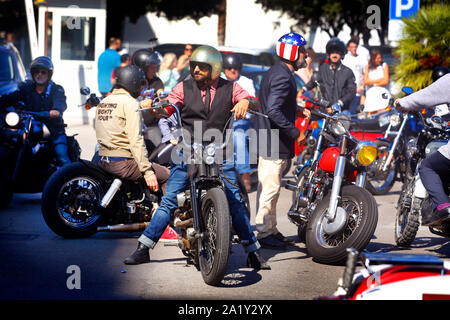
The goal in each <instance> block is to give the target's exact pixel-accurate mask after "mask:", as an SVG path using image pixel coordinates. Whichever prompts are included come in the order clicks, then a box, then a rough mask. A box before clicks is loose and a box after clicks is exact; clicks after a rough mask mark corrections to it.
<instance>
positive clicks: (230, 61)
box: [223, 53, 242, 71]
mask: <svg viewBox="0 0 450 320" xmlns="http://www.w3.org/2000/svg"><path fill="white" fill-rule="evenodd" d="M223 68H224V69H231V68H234V69H236V70H238V71H241V69H242V60H241V57H240V56H239V55H238V54H235V53H226V54H225V55H224V57H223Z"/></svg>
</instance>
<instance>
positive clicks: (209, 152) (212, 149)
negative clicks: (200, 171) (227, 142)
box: [205, 144, 216, 165]
mask: <svg viewBox="0 0 450 320" xmlns="http://www.w3.org/2000/svg"><path fill="white" fill-rule="evenodd" d="M215 155H216V146H215V145H214V144H210V145H208V146H207V147H206V148H205V163H206V164H209V165H211V164H213V163H214V160H215V158H214V157H215Z"/></svg>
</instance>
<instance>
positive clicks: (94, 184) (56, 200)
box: [42, 163, 104, 238]
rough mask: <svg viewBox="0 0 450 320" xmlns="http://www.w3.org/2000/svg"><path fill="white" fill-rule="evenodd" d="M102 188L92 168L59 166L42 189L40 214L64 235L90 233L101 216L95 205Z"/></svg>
mask: <svg viewBox="0 0 450 320" xmlns="http://www.w3.org/2000/svg"><path fill="white" fill-rule="evenodd" d="M103 195H104V188H103V187H102V185H101V183H100V182H99V179H98V178H97V177H96V176H95V174H93V172H92V170H90V169H88V168H87V167H86V166H84V165H83V164H80V163H72V164H69V165H67V166H64V167H63V168H61V169H60V170H58V171H57V172H56V173H55V174H54V175H53V176H52V177H51V178H50V179H49V180H48V182H47V184H46V185H45V188H44V191H43V193H42V215H43V217H44V219H45V222H46V223H47V225H48V226H49V227H50V229H52V230H53V231H54V232H55V233H56V234H58V235H60V236H62V237H65V238H83V237H89V236H91V235H92V234H94V233H95V232H96V231H97V226H98V223H99V220H100V218H101V215H100V213H99V212H98V211H97V210H96V205H97V204H98V203H99V202H100V200H101V199H102V197H103Z"/></svg>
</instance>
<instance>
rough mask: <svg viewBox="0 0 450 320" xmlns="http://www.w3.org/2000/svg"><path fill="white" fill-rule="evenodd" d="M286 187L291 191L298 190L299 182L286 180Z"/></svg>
mask: <svg viewBox="0 0 450 320" xmlns="http://www.w3.org/2000/svg"><path fill="white" fill-rule="evenodd" d="M284 187H285V188H286V189H288V190H290V191H297V183H296V182H294V181H291V180H288V181H286V184H285V186H284Z"/></svg>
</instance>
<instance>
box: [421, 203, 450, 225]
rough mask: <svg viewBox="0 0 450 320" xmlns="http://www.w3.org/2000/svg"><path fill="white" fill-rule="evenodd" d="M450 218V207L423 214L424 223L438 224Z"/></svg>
mask: <svg viewBox="0 0 450 320" xmlns="http://www.w3.org/2000/svg"><path fill="white" fill-rule="evenodd" d="M448 220H450V207H447V208H444V209H441V210H437V209H435V210H433V213H432V214H430V215H427V216H422V225H424V226H437V225H440V224H442V222H444V221H448Z"/></svg>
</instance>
